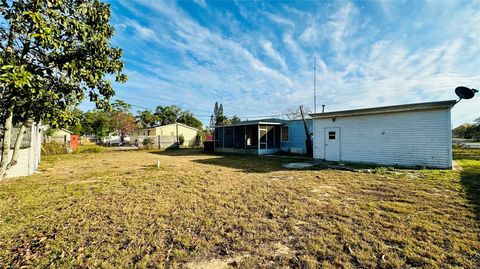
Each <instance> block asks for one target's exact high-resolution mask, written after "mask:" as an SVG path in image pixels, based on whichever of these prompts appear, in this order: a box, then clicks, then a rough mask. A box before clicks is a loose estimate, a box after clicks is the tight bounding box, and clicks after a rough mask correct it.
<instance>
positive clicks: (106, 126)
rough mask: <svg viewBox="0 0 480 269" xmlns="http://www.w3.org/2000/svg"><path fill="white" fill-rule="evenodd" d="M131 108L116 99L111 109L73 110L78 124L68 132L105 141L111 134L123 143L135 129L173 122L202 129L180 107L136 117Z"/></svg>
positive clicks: (144, 112)
mask: <svg viewBox="0 0 480 269" xmlns="http://www.w3.org/2000/svg"><path fill="white" fill-rule="evenodd" d="M131 108H132V106H131V105H130V104H127V103H125V102H124V101H122V100H116V101H115V102H114V103H113V104H112V109H111V110H107V111H105V110H101V109H94V110H92V111H87V112H83V111H81V110H80V109H74V110H73V114H74V117H75V118H76V119H77V121H76V124H73V125H70V126H69V127H68V128H67V129H68V130H70V131H71V132H73V133H75V134H80V135H86V136H94V137H95V138H104V137H107V136H108V135H110V134H114V135H118V136H120V140H121V141H122V142H123V139H124V138H125V137H126V136H128V135H129V133H130V132H131V131H133V130H134V129H136V128H146V127H153V126H158V125H167V124H172V123H176V122H178V123H183V124H185V125H188V126H191V127H195V128H197V129H200V130H201V129H202V122H201V121H200V120H198V119H197V118H195V116H194V115H193V114H192V113H191V112H189V111H184V110H182V109H181V108H180V107H178V106H174V105H172V106H158V107H157V108H156V109H155V111H153V112H152V111H150V110H143V111H138V112H137V115H133V114H132V113H131V112H130V110H131Z"/></svg>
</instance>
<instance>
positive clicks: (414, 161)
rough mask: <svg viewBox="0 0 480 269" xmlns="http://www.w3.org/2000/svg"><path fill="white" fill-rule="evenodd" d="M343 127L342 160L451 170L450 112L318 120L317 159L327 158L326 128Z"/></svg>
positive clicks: (315, 155)
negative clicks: (325, 150) (325, 144)
mask: <svg viewBox="0 0 480 269" xmlns="http://www.w3.org/2000/svg"><path fill="white" fill-rule="evenodd" d="M330 127H339V128H340V129H341V132H340V160H341V161H345V162H367V163H377V164H382V165H399V166H411V167H415V166H420V167H422V166H425V167H434V168H451V167H452V152H451V147H452V143H451V131H450V130H451V126H450V109H449V108H443V109H435V110H420V111H410V112H397V113H384V114H374V115H362V116H347V117H337V118H336V119H335V121H333V120H332V118H326V119H314V134H315V136H314V150H313V152H314V158H316V159H324V156H325V152H324V135H325V128H330Z"/></svg>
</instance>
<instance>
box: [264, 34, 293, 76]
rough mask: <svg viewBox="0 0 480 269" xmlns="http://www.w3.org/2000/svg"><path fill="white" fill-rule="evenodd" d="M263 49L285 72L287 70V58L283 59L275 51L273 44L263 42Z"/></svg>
mask: <svg viewBox="0 0 480 269" xmlns="http://www.w3.org/2000/svg"><path fill="white" fill-rule="evenodd" d="M261 44H262V48H263V49H264V50H265V53H266V54H267V55H268V56H270V58H272V59H273V60H274V61H276V62H277V63H278V64H279V65H280V66H281V67H282V69H283V70H284V71H286V70H287V64H286V63H285V58H283V57H282V56H281V55H280V54H279V53H278V52H277V51H275V49H274V48H273V47H272V42H270V41H268V40H265V41H262V42H261Z"/></svg>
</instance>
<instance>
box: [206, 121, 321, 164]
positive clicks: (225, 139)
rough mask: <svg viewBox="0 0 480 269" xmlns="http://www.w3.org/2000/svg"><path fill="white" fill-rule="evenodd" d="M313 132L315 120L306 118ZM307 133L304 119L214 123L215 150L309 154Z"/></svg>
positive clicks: (260, 153)
mask: <svg viewBox="0 0 480 269" xmlns="http://www.w3.org/2000/svg"><path fill="white" fill-rule="evenodd" d="M307 125H308V126H309V130H310V132H311V130H312V129H311V128H312V120H311V119H308V120H307ZM305 140H306V133H305V128H304V124H303V121H302V120H281V119H262V120H253V121H242V122H240V123H238V124H231V125H224V126H215V133H214V141H215V143H214V144H215V148H214V150H215V151H216V152H231V153H246V154H258V155H265V154H275V153H279V152H282V151H283V152H289V153H300V154H304V153H306V143H305Z"/></svg>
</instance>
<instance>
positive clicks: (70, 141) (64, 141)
mask: <svg viewBox="0 0 480 269" xmlns="http://www.w3.org/2000/svg"><path fill="white" fill-rule="evenodd" d="M79 139H80V136H79V135H75V134H73V132H71V131H69V130H67V129H56V130H54V131H53V133H52V134H51V135H50V136H45V137H44V142H56V143H59V144H61V145H65V146H66V147H68V148H70V149H77V148H78V144H79Z"/></svg>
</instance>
